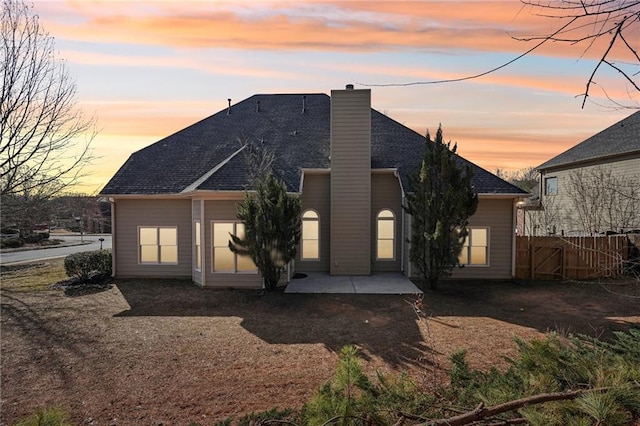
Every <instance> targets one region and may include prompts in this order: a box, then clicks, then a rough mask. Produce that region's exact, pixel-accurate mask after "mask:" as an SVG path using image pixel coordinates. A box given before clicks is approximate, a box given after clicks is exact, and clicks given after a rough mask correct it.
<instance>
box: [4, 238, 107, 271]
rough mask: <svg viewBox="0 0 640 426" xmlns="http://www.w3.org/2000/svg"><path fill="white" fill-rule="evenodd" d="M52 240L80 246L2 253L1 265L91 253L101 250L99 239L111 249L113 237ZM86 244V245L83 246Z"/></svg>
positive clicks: (105, 247)
mask: <svg viewBox="0 0 640 426" xmlns="http://www.w3.org/2000/svg"><path fill="white" fill-rule="evenodd" d="M52 238H57V239H59V240H64V241H65V244H79V245H71V246H64V247H55V246H54V247H51V248H45V249H38V250H25V251H15V252H11V253H1V254H0V263H1V264H3V265H11V264H16V263H25V262H33V261H38V260H45V259H55V258H58V257H66V256H68V255H70V254H72V253H78V252H81V251H91V250H99V249H100V241H99V240H98V238H104V241H103V242H102V248H103V249H109V248H111V235H106V234H103V235H84V236H82V237H81V236H80V235H55V234H54V235H53V236H52ZM83 243H85V244H83Z"/></svg>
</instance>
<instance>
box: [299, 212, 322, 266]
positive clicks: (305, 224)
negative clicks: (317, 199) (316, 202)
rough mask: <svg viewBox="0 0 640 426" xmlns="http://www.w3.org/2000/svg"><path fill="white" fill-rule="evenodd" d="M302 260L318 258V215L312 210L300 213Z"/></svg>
mask: <svg viewBox="0 0 640 426" xmlns="http://www.w3.org/2000/svg"><path fill="white" fill-rule="evenodd" d="M301 251H302V260H320V217H319V216H318V213H316V212H315V211H313V210H307V211H305V212H304V213H303V214H302V249H301Z"/></svg>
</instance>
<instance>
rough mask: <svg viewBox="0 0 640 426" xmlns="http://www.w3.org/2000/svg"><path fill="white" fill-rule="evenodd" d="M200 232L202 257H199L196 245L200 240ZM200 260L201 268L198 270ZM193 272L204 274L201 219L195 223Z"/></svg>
mask: <svg viewBox="0 0 640 426" xmlns="http://www.w3.org/2000/svg"><path fill="white" fill-rule="evenodd" d="M196 224H198V225H200V226H199V228H200V229H199V230H198V226H196ZM198 231H200V235H199V236H200V256H198V250H197V247H198V246H197V245H196V241H197V238H198ZM198 260H199V261H200V267H199V268H198ZM193 270H194V271H196V272H202V222H201V221H200V219H196V220H194V221H193Z"/></svg>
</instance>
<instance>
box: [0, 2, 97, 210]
mask: <svg viewBox="0 0 640 426" xmlns="http://www.w3.org/2000/svg"><path fill="white" fill-rule="evenodd" d="M0 34H1V40H0V51H1V52H2V54H1V61H2V62H1V64H2V65H1V66H2V72H1V73H0V74H1V75H2V79H3V80H2V89H1V90H0V194H2V196H3V197H8V196H18V195H20V196H25V195H27V194H30V193H34V191H35V192H37V193H39V194H41V195H42V196H48V197H51V196H53V195H55V194H57V193H60V192H61V191H63V190H64V189H66V188H68V187H70V186H71V185H73V184H75V183H77V181H78V179H79V178H80V177H81V176H82V175H83V173H84V171H83V168H84V166H86V165H87V164H89V162H90V160H91V159H92V156H91V152H90V149H89V148H90V144H91V141H92V140H93V138H94V136H95V134H96V131H95V120H94V119H86V118H85V117H84V116H83V114H82V112H80V111H79V110H78V109H77V107H76V104H77V102H76V98H75V96H76V85H75V82H74V81H73V79H72V77H71V75H70V74H69V72H68V69H67V67H66V66H65V63H64V62H63V61H61V60H60V59H58V58H57V57H56V54H55V46H54V39H53V37H51V36H50V35H49V34H48V33H46V32H45V31H44V30H43V29H42V27H41V26H40V23H39V21H38V17H37V15H36V14H35V13H34V11H33V10H32V8H30V7H28V6H26V5H25V4H24V3H23V1H22V0H3V2H2V22H1V24H0ZM44 189H46V190H48V191H53V192H51V193H49V194H44V193H43V190H44Z"/></svg>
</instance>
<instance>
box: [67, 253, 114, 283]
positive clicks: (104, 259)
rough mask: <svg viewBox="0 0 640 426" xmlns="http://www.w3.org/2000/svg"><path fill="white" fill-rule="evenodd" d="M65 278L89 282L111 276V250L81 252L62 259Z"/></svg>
mask: <svg viewBox="0 0 640 426" xmlns="http://www.w3.org/2000/svg"><path fill="white" fill-rule="evenodd" d="M64 269H65V271H66V273H67V276H69V277H72V278H76V279H77V280H78V281H82V282H85V281H89V280H92V279H100V278H106V277H109V276H111V250H96V251H83V252H80V253H74V254H71V255H69V256H67V257H66V258H65V259H64Z"/></svg>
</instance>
